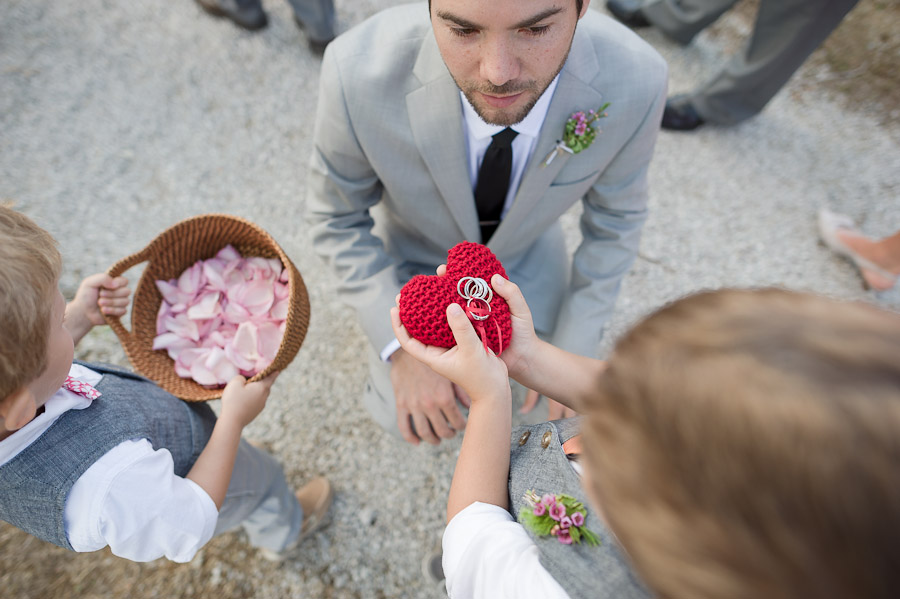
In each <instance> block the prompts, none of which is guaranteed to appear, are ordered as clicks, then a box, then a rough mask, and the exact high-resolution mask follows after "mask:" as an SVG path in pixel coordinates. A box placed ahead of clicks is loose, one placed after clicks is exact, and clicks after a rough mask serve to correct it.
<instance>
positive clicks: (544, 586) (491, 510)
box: [443, 502, 569, 599]
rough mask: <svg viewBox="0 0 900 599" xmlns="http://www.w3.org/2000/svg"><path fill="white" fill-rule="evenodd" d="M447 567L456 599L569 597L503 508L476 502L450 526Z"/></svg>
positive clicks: (446, 532)
mask: <svg viewBox="0 0 900 599" xmlns="http://www.w3.org/2000/svg"><path fill="white" fill-rule="evenodd" d="M443 549H444V557H443V567H444V576H445V578H446V581H447V594H448V595H449V596H450V597H451V599H470V598H471V599H481V598H492V599H499V598H501V597H510V598H518V597H540V598H541V599H568V597H569V595H568V594H567V593H566V592H565V590H563V588H562V587H561V586H559V583H558V582H556V580H555V579H554V578H553V577H552V576H551V575H550V573H549V572H547V570H545V569H544V567H543V566H542V565H541V563H540V561H539V560H538V548H537V545H535V544H534V542H533V541H532V540H531V537H529V536H528V533H527V532H526V531H525V529H524V528H522V525H521V524H519V523H518V522H516V521H515V520H513V517H512V516H511V515H510V514H509V512H507V511H506V510H504V509H503V508H501V507H499V506H496V505H491V504H487V503H481V502H475V503H473V504H472V505H470V506H468V507H466V508H465V509H464V510H462V511H461V512H459V513H458V514H456V516H454V517H453V519H452V520H451V521H450V523H449V524H447V528H446V529H445V530H444V539H443Z"/></svg>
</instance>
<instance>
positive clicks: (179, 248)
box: [106, 214, 309, 401]
mask: <svg viewBox="0 0 900 599" xmlns="http://www.w3.org/2000/svg"><path fill="white" fill-rule="evenodd" d="M229 243H230V244H231V245H232V246H234V247H235V249H237V251H238V252H240V253H241V255H242V256H261V257H263V258H278V259H279V260H281V262H282V264H284V267H285V268H287V269H288V273H289V275H288V284H289V287H290V303H289V304H288V315H287V322H286V324H285V331H284V337H283V338H282V340H281V346H280V347H279V348H278V353H277V354H276V356H275V359H274V360H273V361H272V363H271V364H270V365H269V367H268V368H266V369H265V370H263V371H262V372H260V373H259V374H257V375H256V376H254V377H253V378H252V379H250V380H251V381H256V380H259V379H261V378H264V377H265V376H267V375H268V374H269V373H271V372H274V371H276V370H282V369H284V368H285V367H286V366H287V365H288V364H290V362H291V360H293V359H294V356H295V355H297V351H298V350H299V349H300V345H301V344H302V343H303V338H304V337H305V336H306V329H307V327H308V326H309V296H308V294H307V292H306V286H305V285H304V284H303V278H302V277H301V276H300V273H299V272H298V271H297V268H296V267H295V266H294V264H293V263H292V262H291V260H290V258H288V257H287V254H285V253H284V251H283V250H282V249H281V248H280V247H279V246H278V244H277V243H275V240H274V239H272V237H271V236H270V235H269V234H268V233H266V232H265V231H263V230H262V229H261V228H259V227H258V226H257V225H255V224H253V223H251V222H250V221H247V220H244V219H242V218H239V217H236V216H229V215H227V214H204V215H201V216H195V217H193V218H189V219H186V220H183V221H181V222H179V223H177V224H175V225H173V226H172V227H170V228H168V229H166V230H165V231H163V232H162V233H160V234H159V235H158V236H157V237H156V239H154V240H153V241H152V242H150V244H149V245H148V246H147V247H145V248H144V249H143V250H141V251H140V252H138V253H136V254H134V255H131V256H128V257H127V258H123V259H122V260H119V261H118V262H117V263H116V264H114V265H113V266H112V267H111V268H110V269H109V274H110V275H111V276H113V277H117V276H119V275H121V274H122V273H124V272H125V271H126V270H128V269H129V268H131V267H133V266H136V265H138V264H140V263H142V262H147V267H146V268H145V270H144V273H143V275H141V279H140V281H138V284H137V287H136V288H135V291H134V301H133V304H132V307H131V331H130V332H129V331H127V330H126V329H125V327H124V326H123V325H122V322H121V319H120V318H119V317H116V316H106V321H107V322H108V323H109V326H110V327H112V330H113V331H114V332H115V333H116V335H117V336H118V337H119V340H120V341H121V342H122V347H123V348H124V349H125V354H126V355H127V356H128V359H129V360H130V361H131V364H132V366H134V368H135V370H137V371H138V372H139V373H140V374H142V375H144V376H146V377H147V378H149V379H151V380H153V381H155V382H156V383H157V384H158V385H159V386H160V387H162V388H163V389H165V390H166V391H168V392H169V393H171V394H173V395H175V396H176V397H180V398H181V399H184V400H187V401H205V400H208V399H217V398H220V397H222V389H209V388H206V387H203V386H202V385H199V384H198V383H196V382H194V381H193V380H191V379H184V378H181V377H180V376H178V375H177V374H176V373H175V367H174V362H173V360H172V359H171V358H170V357H169V356H168V354H167V353H166V351H165V350H156V351H154V350H153V349H152V348H153V339H154V337H156V316H157V314H158V312H159V307H160V304H161V303H162V295H161V294H160V292H159V290H158V289H157V288H156V284H155V281H156V280H158V279H161V280H166V281H168V280H169V279H174V278H177V277H178V276H179V275H180V274H181V273H182V272H184V270H185V269H187V268H188V267H189V266H191V265H193V264H194V263H195V262H197V261H198V260H205V259H207V258H212V257H213V256H215V255H216V253H217V252H218V251H219V250H221V249H222V248H223V247H225V246H226V245H228V244H229Z"/></svg>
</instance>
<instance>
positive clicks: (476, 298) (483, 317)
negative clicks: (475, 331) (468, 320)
mask: <svg viewBox="0 0 900 599" xmlns="http://www.w3.org/2000/svg"><path fill="white" fill-rule="evenodd" d="M473 300H480V301H482V302H484V300H483V299H481V298H480V297H470V298H469V299H468V300H466V308H468V307H469V305H470V304H471V303H472V301H473ZM485 305H486V306H487V310H488V312H490V311H491V305H490V304H489V303H487V302H485ZM469 316H471V317H472V318H474V319H475V320H487V319H488V318H489V317H490V314H485V315H484V316H479V315H478V314H473V313H472V312H469Z"/></svg>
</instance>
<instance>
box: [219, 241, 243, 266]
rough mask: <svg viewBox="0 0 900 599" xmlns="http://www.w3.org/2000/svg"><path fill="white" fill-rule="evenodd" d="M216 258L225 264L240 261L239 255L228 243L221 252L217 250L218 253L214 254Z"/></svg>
mask: <svg viewBox="0 0 900 599" xmlns="http://www.w3.org/2000/svg"><path fill="white" fill-rule="evenodd" d="M216 258H219V259H221V260H224V261H225V262H228V261H229V260H240V259H241V254H240V252H238V251H237V250H236V249H234V246H233V245H231V244H230V243H229V244H228V245H226V246H225V247H223V248H222V249H221V250H219V253H218V254H216Z"/></svg>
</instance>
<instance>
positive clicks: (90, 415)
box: [0, 206, 331, 562]
mask: <svg viewBox="0 0 900 599" xmlns="http://www.w3.org/2000/svg"><path fill="white" fill-rule="evenodd" d="M60 271H61V258H60V255H59V252H58V250H57V249H56V244H55V242H54V240H53V238H52V237H51V236H50V235H49V234H48V233H47V232H46V231H44V230H43V229H41V228H40V227H38V226H37V225H36V224H35V223H34V222H32V221H31V220H30V219H29V218H27V217H26V216H24V215H22V214H20V213H18V212H16V211H14V210H12V209H10V208H8V207H6V206H0V328H2V331H3V334H2V335H0V519H2V520H5V521H7V522H9V523H11V524H13V525H15V526H17V527H19V528H21V529H23V530H25V531H26V532H29V533H30V534H33V535H34V536H36V537H38V538H41V539H43V540H46V541H49V542H51V543H55V544H57V545H59V546H61V547H65V548H67V549H71V550H74V551H79V552H84V551H95V550H97V549H101V548H103V547H106V546H109V547H110V549H111V551H112V552H113V553H114V554H116V555H119V556H121V557H124V558H127V559H130V560H134V561H149V560H153V559H156V558H159V557H163V556H165V557H166V558H168V559H170V560H172V561H176V562H186V561H189V560H190V559H191V558H192V557H193V556H194V555H195V554H196V552H197V551H198V550H199V549H200V548H201V547H202V546H203V545H204V544H205V543H206V542H207V541H209V539H210V538H211V537H212V536H213V535H214V534H217V533H219V532H223V531H225V530H228V529H230V528H234V527H236V526H238V525H242V526H243V527H244V529H245V530H246V531H247V533H248V536H249V539H250V542H251V543H252V544H253V545H255V546H257V547H259V548H260V549H261V552H262V554H263V556H264V557H268V558H270V559H283V558H284V557H286V556H287V555H289V553H290V550H291V549H292V547H293V546H295V545H296V543H298V542H299V540H300V539H302V538H303V537H304V536H306V535H308V534H309V533H310V532H312V531H313V530H314V529H315V528H317V527H318V526H319V525H320V524H321V522H322V519H323V517H324V515H325V513H326V511H327V509H328V506H329V505H330V502H331V488H330V485H329V483H328V481H327V480H326V479H324V478H318V479H314V480H313V481H311V482H310V483H309V484H307V485H306V486H304V487H303V488H301V489H300V490H299V491H297V493H296V494H294V493H292V492H291V491H290V490H289V489H288V486H287V483H286V481H285V479H284V473H283V471H282V469H281V466H280V465H279V464H278V462H277V461H276V460H275V459H274V458H272V457H271V456H269V455H268V454H266V453H265V452H262V451H260V450H258V449H256V448H254V447H252V446H250V445H249V444H247V443H246V442H245V441H243V440H242V439H241V431H242V430H243V428H244V427H245V426H246V425H247V424H249V423H250V422H251V421H252V420H253V419H254V418H255V417H256V416H257V415H258V414H259V413H260V411H261V410H262V409H263V407H264V406H265V403H266V399H267V397H268V395H269V390H270V388H271V386H272V383H273V382H274V380H275V378H276V375H273V376H270V377H268V378H267V379H265V380H263V381H259V382H256V383H247V382H246V381H245V380H244V379H243V378H242V377H235V378H234V379H233V380H232V381H230V382H229V383H228V385H227V386H226V388H225V391H224V393H223V396H222V409H221V413H220V415H219V417H218V419H217V418H216V417H215V415H214V414H213V412H212V410H211V409H210V407H209V406H208V405H206V404H200V403H195V404H189V403H186V402H183V401H181V400H179V399H177V398H175V397H174V396H172V395H170V394H169V393H167V392H165V391H163V390H162V389H160V388H159V387H157V386H156V385H155V384H153V383H152V382H151V381H149V380H147V379H144V378H143V377H140V376H137V375H134V374H132V373H130V372H127V371H124V370H121V369H118V368H115V367H109V366H100V365H88V364H82V363H78V362H76V363H73V352H74V350H73V347H74V344H75V343H77V342H78V341H79V340H80V339H81V338H82V337H83V336H84V335H85V334H86V333H87V332H88V331H90V329H91V328H92V327H94V326H97V325H101V324H103V323H104V320H103V314H104V313H105V314H114V315H122V314H124V312H125V310H126V307H127V305H128V295H129V290H128V288H127V281H126V280H125V279H123V278H121V277H119V278H115V279H113V278H111V277H109V276H108V275H105V274H97V275H93V276H90V277H87V278H86V279H85V280H84V281H82V283H81V284H80V286H79V288H78V291H77V292H76V294H75V298H74V299H73V300H72V301H71V302H70V303H68V304H66V302H65V300H64V299H63V296H62V294H61V293H60V292H59V289H58V283H59V276H60Z"/></svg>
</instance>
